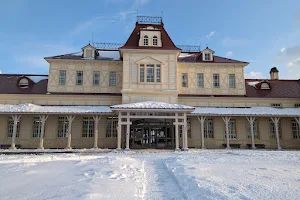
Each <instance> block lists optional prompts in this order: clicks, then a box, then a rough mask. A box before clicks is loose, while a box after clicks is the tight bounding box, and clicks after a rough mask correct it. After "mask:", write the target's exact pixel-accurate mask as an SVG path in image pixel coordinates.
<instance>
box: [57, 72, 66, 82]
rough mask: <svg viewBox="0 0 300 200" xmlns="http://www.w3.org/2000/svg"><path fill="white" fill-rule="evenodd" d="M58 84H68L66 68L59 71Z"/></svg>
mask: <svg viewBox="0 0 300 200" xmlns="http://www.w3.org/2000/svg"><path fill="white" fill-rule="evenodd" d="M58 84H59V85H65V84H66V70H60V71H59V79H58Z"/></svg>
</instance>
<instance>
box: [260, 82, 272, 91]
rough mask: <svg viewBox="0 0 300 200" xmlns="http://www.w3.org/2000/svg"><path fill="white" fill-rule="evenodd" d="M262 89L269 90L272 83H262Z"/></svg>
mask: <svg viewBox="0 0 300 200" xmlns="http://www.w3.org/2000/svg"><path fill="white" fill-rule="evenodd" d="M260 89H262V90H268V89H270V85H269V84H268V83H262V84H261V85H260Z"/></svg>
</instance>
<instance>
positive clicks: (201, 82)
mask: <svg viewBox="0 0 300 200" xmlns="http://www.w3.org/2000/svg"><path fill="white" fill-rule="evenodd" d="M197 78H198V87H199V88H203V87H204V76H203V73H201V74H197Z"/></svg>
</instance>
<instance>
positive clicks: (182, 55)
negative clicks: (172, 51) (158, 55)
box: [178, 53, 194, 58]
mask: <svg viewBox="0 0 300 200" xmlns="http://www.w3.org/2000/svg"><path fill="white" fill-rule="evenodd" d="M193 55H194V54H189V53H180V54H179V56H178V57H179V58H185V57H190V56H193Z"/></svg>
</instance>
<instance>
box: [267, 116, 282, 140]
mask: <svg viewBox="0 0 300 200" xmlns="http://www.w3.org/2000/svg"><path fill="white" fill-rule="evenodd" d="M269 127H270V128H269V132H270V138H271V139H276V130H275V124H274V122H273V120H271V119H269ZM278 133H279V138H281V119H279V122H278Z"/></svg>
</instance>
